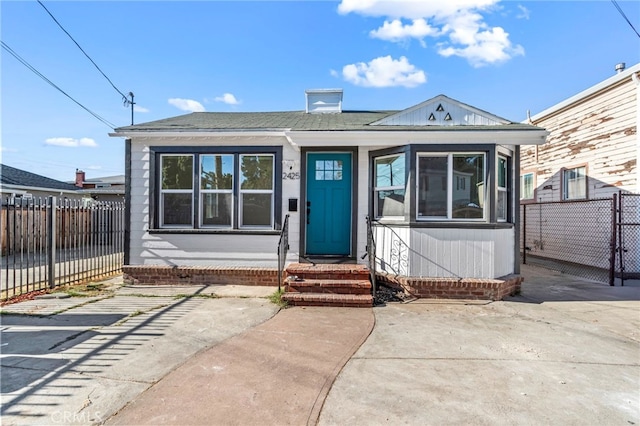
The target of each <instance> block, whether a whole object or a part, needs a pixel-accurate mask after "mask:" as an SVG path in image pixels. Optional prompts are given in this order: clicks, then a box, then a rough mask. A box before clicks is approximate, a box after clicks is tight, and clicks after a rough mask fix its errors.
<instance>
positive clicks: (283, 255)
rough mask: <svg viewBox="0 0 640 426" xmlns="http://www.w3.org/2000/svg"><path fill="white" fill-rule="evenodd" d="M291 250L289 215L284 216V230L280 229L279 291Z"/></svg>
mask: <svg viewBox="0 0 640 426" xmlns="http://www.w3.org/2000/svg"><path fill="white" fill-rule="evenodd" d="M288 251H289V215H286V216H285V217H284V222H283V224H282V230H281V231H280V239H279V240H278V292H280V291H281V288H282V274H283V272H284V264H285V262H286V260H287V252H288Z"/></svg>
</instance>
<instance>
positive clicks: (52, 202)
mask: <svg viewBox="0 0 640 426" xmlns="http://www.w3.org/2000/svg"><path fill="white" fill-rule="evenodd" d="M47 221H48V222H49V224H48V228H49V229H47V258H48V263H47V269H48V272H49V288H51V289H52V288H54V287H55V286H56V271H55V269H56V197H53V196H49V200H48V202H47Z"/></svg>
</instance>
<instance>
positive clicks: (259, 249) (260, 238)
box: [130, 137, 302, 267]
mask: <svg viewBox="0 0 640 426" xmlns="http://www.w3.org/2000/svg"><path fill="white" fill-rule="evenodd" d="M177 144H180V145H184V146H209V145H213V144H216V145H223V146H224V145H227V146H242V145H251V146H260V145H264V146H274V145H281V146H282V147H283V163H285V164H288V165H290V166H291V167H292V168H293V169H292V170H289V172H293V174H292V175H291V178H289V179H285V180H284V181H283V185H282V215H283V217H284V215H285V214H287V213H289V212H288V200H289V198H297V199H298V200H300V180H299V171H300V169H299V165H300V153H299V152H297V151H296V150H294V149H293V148H292V147H291V145H290V144H289V143H288V142H286V140H284V138H278V139H273V138H244V139H242V138H237V137H229V138H220V137H216V138H215V140H214V139H213V138H185V140H180V141H179V142H178V141H176V140H167V139H153V138H146V139H144V140H134V141H133V142H132V145H131V205H132V212H131V247H130V250H131V251H130V264H132V265H180V266H191V265H199V266H203V265H207V266H255V267H260V266H264V267H276V266H277V244H278V238H279V237H278V235H255V234H251V235H242V234H170V233H166V234H162V233H159V234H150V233H149V232H148V230H149V223H150V217H149V214H150V206H149V195H150V182H149V179H150V178H151V176H150V163H149V161H150V151H149V147H150V146H175V145H177ZM283 171H285V170H284V167H283ZM296 171H297V172H298V175H297V176H298V178H297V179H296V178H295V176H296V175H295V172H296ZM301 208H302V206H301V205H300V204H299V205H298V212H291V213H289V214H290V218H289V231H290V232H289V245H290V252H289V257H288V258H289V259H293V260H297V258H298V253H297V251H298V247H299V241H300V237H299V226H300V209H301Z"/></svg>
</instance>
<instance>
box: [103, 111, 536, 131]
mask: <svg viewBox="0 0 640 426" xmlns="http://www.w3.org/2000/svg"><path fill="white" fill-rule="evenodd" d="M397 112H399V111H342V112H341V113H338V114H308V113H306V112H304V111H288V112H194V113H191V114H186V115H181V116H177V117H171V118H165V119H162V120H157V121H151V122H148V123H141V124H136V125H133V126H125V127H119V128H117V129H115V130H116V132H131V131H133V132H138V131H140V132H198V131H225V130H226V131H230V130H238V131H246V130H252V131H261V130H262V131H264V130H293V131H442V130H445V131H452V130H467V131H468V130H493V131H495V130H497V129H496V126H380V125H376V126H370V125H369V124H370V123H373V122H376V121H378V120H381V119H382V118H384V117H387V116H389V115H391V114H395V113H397ZM498 127H499V129H500V130H539V129H538V128H536V127H534V126H530V125H527V124H521V123H509V124H505V125H501V126H498Z"/></svg>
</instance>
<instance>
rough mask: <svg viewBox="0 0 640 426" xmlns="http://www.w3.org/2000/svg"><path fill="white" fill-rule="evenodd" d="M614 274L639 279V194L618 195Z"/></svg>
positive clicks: (622, 278) (622, 277) (623, 278)
mask: <svg viewBox="0 0 640 426" xmlns="http://www.w3.org/2000/svg"><path fill="white" fill-rule="evenodd" d="M617 234H618V235H617V243H616V246H617V250H616V255H617V262H616V266H615V268H616V276H619V277H620V279H621V280H622V282H623V283H624V280H625V279H640V194H624V193H620V195H619V205H618V218H617Z"/></svg>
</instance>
